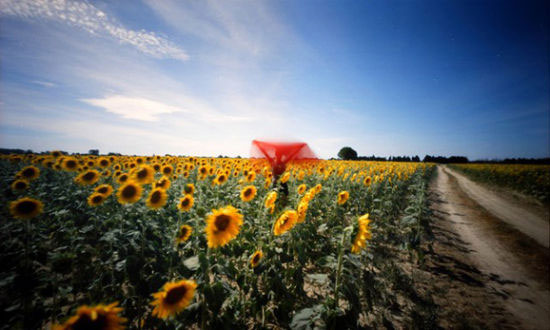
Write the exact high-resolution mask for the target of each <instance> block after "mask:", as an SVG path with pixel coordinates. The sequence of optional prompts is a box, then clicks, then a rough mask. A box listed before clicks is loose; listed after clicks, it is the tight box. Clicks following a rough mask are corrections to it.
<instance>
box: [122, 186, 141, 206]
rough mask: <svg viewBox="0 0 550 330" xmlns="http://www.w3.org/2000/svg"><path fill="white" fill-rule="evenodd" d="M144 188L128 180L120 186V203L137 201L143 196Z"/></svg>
mask: <svg viewBox="0 0 550 330" xmlns="http://www.w3.org/2000/svg"><path fill="white" fill-rule="evenodd" d="M141 191H142V188H141V186H140V185H139V184H137V183H136V182H134V181H127V182H126V183H125V184H123V185H122V186H120V187H119V188H118V191H117V197H118V202H119V203H120V204H127V203H135V202H137V201H138V200H139V199H140V197H141Z"/></svg>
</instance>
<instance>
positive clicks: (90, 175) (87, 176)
mask: <svg viewBox="0 0 550 330" xmlns="http://www.w3.org/2000/svg"><path fill="white" fill-rule="evenodd" d="M99 177H100V176H99V172H98V171H96V170H88V171H86V172H82V173H80V174H79V175H78V176H77V177H76V178H75V179H74V180H75V181H76V182H77V183H79V184H83V185H93V184H94V183H96V182H97V180H99Z"/></svg>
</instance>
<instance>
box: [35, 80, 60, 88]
mask: <svg viewBox="0 0 550 330" xmlns="http://www.w3.org/2000/svg"><path fill="white" fill-rule="evenodd" d="M31 82H32V83H33V84H37V85H40V86H43V87H55V86H56V84H54V83H53V82H50V81H43V80H33V81H31Z"/></svg>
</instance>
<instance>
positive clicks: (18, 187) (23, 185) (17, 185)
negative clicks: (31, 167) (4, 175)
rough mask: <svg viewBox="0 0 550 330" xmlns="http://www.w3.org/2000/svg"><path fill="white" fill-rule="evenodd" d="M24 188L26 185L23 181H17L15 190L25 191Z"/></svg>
mask: <svg viewBox="0 0 550 330" xmlns="http://www.w3.org/2000/svg"><path fill="white" fill-rule="evenodd" d="M25 188H27V184H26V183H25V182H23V181H17V182H16V183H15V189H17V190H21V189H25Z"/></svg>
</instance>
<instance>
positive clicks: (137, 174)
mask: <svg viewBox="0 0 550 330" xmlns="http://www.w3.org/2000/svg"><path fill="white" fill-rule="evenodd" d="M132 179H134V181H136V182H137V183H139V184H149V183H152V182H153V181H154V180H155V170H154V169H153V168H152V167H151V166H149V165H141V166H140V167H139V168H138V169H137V170H135V171H134V172H132Z"/></svg>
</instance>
